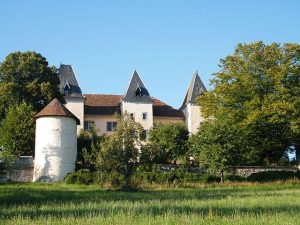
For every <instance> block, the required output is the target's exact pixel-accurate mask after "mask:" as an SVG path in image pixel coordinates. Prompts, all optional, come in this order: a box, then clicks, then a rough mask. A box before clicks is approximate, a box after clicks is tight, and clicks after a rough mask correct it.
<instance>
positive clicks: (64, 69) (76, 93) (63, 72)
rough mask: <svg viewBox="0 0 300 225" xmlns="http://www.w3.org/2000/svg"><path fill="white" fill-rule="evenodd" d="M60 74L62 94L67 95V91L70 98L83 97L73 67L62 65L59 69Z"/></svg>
mask: <svg viewBox="0 0 300 225" xmlns="http://www.w3.org/2000/svg"><path fill="white" fill-rule="evenodd" d="M58 73H59V80H60V85H59V90H60V92H61V93H62V94H65V90H67V91H68V96H70V97H82V92H81V89H80V87H79V85H78V82H77V79H76V76H75V74H74V71H73V68H72V66H71V65H63V64H61V65H60V67H59V69H58Z"/></svg>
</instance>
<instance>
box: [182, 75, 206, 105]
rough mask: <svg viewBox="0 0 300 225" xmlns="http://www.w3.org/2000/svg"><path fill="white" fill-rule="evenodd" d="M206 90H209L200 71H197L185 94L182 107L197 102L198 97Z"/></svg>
mask: <svg viewBox="0 0 300 225" xmlns="http://www.w3.org/2000/svg"><path fill="white" fill-rule="evenodd" d="M206 91H207V90H206V88H205V86H204V84H203V82H202V80H201V79H200V77H199V74H198V71H196V72H195V73H194V75H193V78H192V81H191V83H190V86H189V88H188V91H187V93H186V95H185V98H184V101H183V103H182V106H181V108H183V107H185V106H187V105H188V104H189V103H192V104H196V103H197V97H198V96H200V95H202V94H203V93H204V92H206Z"/></svg>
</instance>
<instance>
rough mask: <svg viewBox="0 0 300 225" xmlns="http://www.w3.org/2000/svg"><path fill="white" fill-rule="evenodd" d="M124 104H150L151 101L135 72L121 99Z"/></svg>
mask: <svg viewBox="0 0 300 225" xmlns="http://www.w3.org/2000/svg"><path fill="white" fill-rule="evenodd" d="M123 100H124V101H126V102H137V103H151V102H152V99H151V97H150V94H149V92H148V90H147V89H146V87H145V86H144V84H143V82H142V80H141V78H140V76H139V75H138V73H137V71H136V70H135V71H134V73H133V75H132V78H131V81H130V84H129V86H128V89H127V91H126V93H125V95H124V97H123Z"/></svg>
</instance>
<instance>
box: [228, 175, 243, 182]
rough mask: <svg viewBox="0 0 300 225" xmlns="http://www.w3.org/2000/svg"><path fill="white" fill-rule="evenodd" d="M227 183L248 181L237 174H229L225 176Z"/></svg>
mask: <svg viewBox="0 0 300 225" xmlns="http://www.w3.org/2000/svg"><path fill="white" fill-rule="evenodd" d="M225 181H230V182H243V181H247V178H246V177H242V176H239V175H235V174H227V175H225Z"/></svg>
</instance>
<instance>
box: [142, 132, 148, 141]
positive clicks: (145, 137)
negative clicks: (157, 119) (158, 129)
mask: <svg viewBox="0 0 300 225" xmlns="http://www.w3.org/2000/svg"><path fill="white" fill-rule="evenodd" d="M141 140H142V141H146V140H147V130H143V131H142V134H141Z"/></svg>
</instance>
